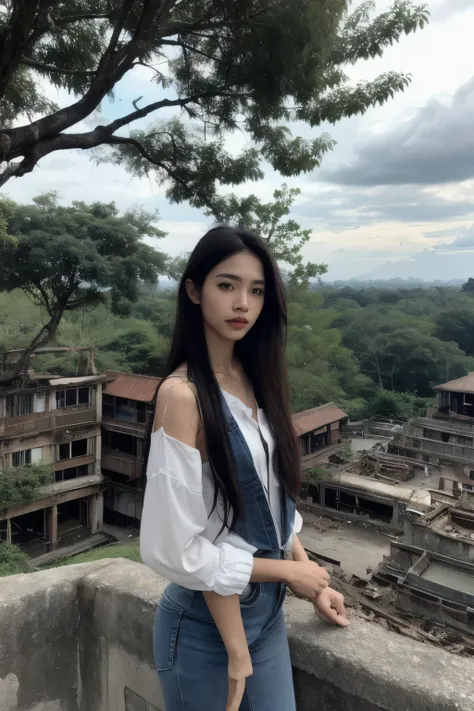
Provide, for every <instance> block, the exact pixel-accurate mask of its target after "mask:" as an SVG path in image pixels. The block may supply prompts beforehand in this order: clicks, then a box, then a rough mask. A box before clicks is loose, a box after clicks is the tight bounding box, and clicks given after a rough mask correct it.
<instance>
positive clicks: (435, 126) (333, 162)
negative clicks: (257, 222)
mask: <svg viewBox="0 0 474 711" xmlns="http://www.w3.org/2000/svg"><path fill="white" fill-rule="evenodd" d="M358 4H360V2H359V1H358V0H357V1H355V2H353V7H354V6H357V5H358ZM388 5H389V3H388V2H387V1H386V0H376V6H377V10H378V11H383V10H385V9H386V8H387V7H388ZM429 8H430V11H431V15H432V17H431V23H430V25H429V26H428V27H427V28H425V29H424V30H423V31H420V32H418V33H416V34H415V35H412V36H409V37H405V38H403V39H402V41H401V42H400V44H399V45H396V46H394V47H392V48H390V49H389V50H387V51H386V52H385V54H384V56H383V57H382V58H380V59H375V60H370V61H368V62H361V63H359V64H357V65H356V66H355V67H353V68H351V69H350V70H349V72H348V73H349V75H350V77H351V79H352V81H354V82H355V81H359V80H363V79H367V80H370V79H373V78H375V77H376V76H377V75H378V74H380V73H381V72H385V71H388V70H396V71H402V72H409V73H410V74H411V75H412V83H411V86H410V87H409V88H408V89H407V90H406V91H405V92H404V93H403V94H399V95H398V96H397V97H396V98H395V99H394V100H392V101H390V102H389V103H388V104H386V105H385V106H383V107H379V108H376V109H372V110H370V111H369V112H368V113H367V114H366V115H365V116H363V117H355V118H352V119H347V120H344V121H342V122H340V123H339V124H337V125H336V126H327V127H326V126H323V127H322V129H315V130H317V131H318V132H319V131H328V132H329V133H330V135H331V136H332V137H333V138H334V139H335V140H336V141H337V145H336V147H335V148H334V150H333V152H332V153H331V154H329V155H326V157H325V159H324V162H323V165H322V167H321V168H320V169H319V170H318V171H316V172H314V173H313V174H311V175H306V176H302V177H299V178H298V179H295V180H287V181H286V182H288V183H289V184H290V185H293V184H294V185H297V186H298V187H300V188H301V190H302V194H301V196H300V198H299V199H298V201H297V203H295V205H294V208H293V211H292V215H291V216H292V217H294V218H295V219H297V220H298V221H299V222H300V223H301V225H302V226H303V227H305V228H311V229H312V238H311V242H310V243H309V244H308V245H307V247H306V256H307V258H308V259H311V260H312V261H318V262H323V263H326V264H328V267H329V273H328V279H329V280H333V279H350V278H355V277H361V276H363V277H367V276H370V277H372V278H382V279H383V278H393V277H404V278H406V277H418V278H423V279H426V280H431V279H443V280H450V279H457V278H460V279H465V278H467V277H469V276H474V56H473V53H472V36H473V35H474V0H432V1H431V2H429ZM47 91H48V93H49V94H50V95H51V96H52V97H54V98H55V100H56V101H58V103H61V104H64V103H69V101H70V99H69V98H68V97H67V96H65V95H64V94H63V93H59V94H58V93H57V92H56V90H53V89H51V88H50V87H47ZM157 91H158V89H157V88H156V86H155V85H154V84H152V83H151V82H150V72H149V70H146V69H142V68H140V69H139V71H137V72H136V74H135V75H134V76H133V77H131V76H128V77H127V78H126V79H125V80H124V81H123V82H122V83H121V85H120V87H119V90H118V92H117V98H116V101H115V103H114V104H113V105H107V106H103V107H102V111H103V113H104V114H105V116H106V117H107V118H108V119H113V118H115V117H116V116H118V115H120V114H122V113H127V112H128V111H130V110H131V109H132V106H131V101H132V99H134V98H137V97H138V96H143V97H144V98H143V101H144V102H145V101H147V100H155V97H156V92H157ZM95 122H96V119H94V118H93V119H92V120H91V122H90V124H89V126H88V128H91V127H92V126H93V125H95ZM100 122H101V123H102V122H103V117H101V121H100ZM305 135H306V136H311V135H316V134H312V133H311V131H310V130H309V129H305ZM230 141H231V142H232V147H233V148H234V149H235V150H237V149H238V148H240V147H243V146H244V145H245V138H244V137H239V138H236V137H232V138H231V139H230ZM282 182H283V179H282V178H281V176H279V175H278V174H276V173H273V172H271V171H269V172H268V173H267V174H266V176H265V179H264V180H263V181H262V182H260V183H257V184H255V183H252V184H250V185H245V186H240V187H239V189H238V190H236V192H238V193H240V194H242V195H245V194H247V193H249V192H254V193H256V194H257V195H259V196H260V197H262V198H263V199H270V198H271V195H272V192H273V190H274V189H275V188H277V187H279V186H280V184H281V183H282ZM45 190H57V191H58V192H59V194H60V196H61V198H62V200H64V202H66V203H67V202H70V201H71V200H85V201H92V200H97V199H100V200H103V201H110V200H114V201H115V202H116V203H117V205H118V206H119V207H120V208H121V209H125V208H128V207H130V206H132V205H143V206H144V207H145V208H146V209H158V210H159V211H160V214H161V221H160V226H161V228H162V229H163V230H165V231H167V232H168V236H167V237H166V238H165V239H164V240H161V241H160V243H159V248H160V249H163V250H165V251H167V252H168V253H170V254H173V255H178V254H181V253H184V252H188V251H189V250H190V249H191V248H192V247H193V245H194V244H195V242H196V241H197V239H198V238H199V237H200V236H201V235H202V234H203V232H204V231H205V230H206V228H207V227H208V226H209V219H208V218H205V217H203V215H202V214H201V213H200V212H198V211H197V210H194V209H192V208H189V207H188V206H186V205H170V204H169V203H168V202H167V201H166V199H165V197H164V188H161V187H158V186H157V185H156V184H153V183H152V182H150V181H148V180H139V179H137V178H132V177H131V176H130V175H128V174H127V173H126V171H125V170H124V169H122V168H120V167H116V166H110V165H100V166H97V165H95V164H93V163H92V162H91V161H90V160H89V158H88V155H87V153H82V152H72V153H68V154H60V153H56V154H53V155H51V156H48V157H47V158H45V159H44V160H43V161H41V163H40V165H39V166H38V167H37V169H36V170H35V171H34V172H33V173H32V174H30V175H27V176H25V177H24V178H22V179H20V180H16V181H15V180H13V181H10V182H9V183H8V184H7V185H6V186H5V188H4V192H5V193H7V194H9V195H10V196H11V197H12V198H14V199H16V200H18V201H22V202H27V201H29V200H31V198H32V197H33V196H34V195H36V194H38V193H39V192H41V191H45Z"/></svg>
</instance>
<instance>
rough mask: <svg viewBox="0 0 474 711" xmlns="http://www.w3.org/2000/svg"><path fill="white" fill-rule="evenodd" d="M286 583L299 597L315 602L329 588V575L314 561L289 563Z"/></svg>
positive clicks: (293, 561) (292, 561)
mask: <svg viewBox="0 0 474 711" xmlns="http://www.w3.org/2000/svg"><path fill="white" fill-rule="evenodd" d="M287 567H288V576H287V580H286V583H287V585H288V587H289V588H290V589H291V590H292V592H294V593H295V595H297V596H298V597H302V598H307V599H309V600H313V599H314V598H315V597H317V596H318V595H320V594H321V593H322V591H323V590H324V589H325V588H327V587H328V586H329V580H330V578H329V573H328V571H327V570H326V569H325V568H322V567H321V566H320V565H318V564H317V563H315V562H314V561H312V560H301V561H299V560H291V561H287Z"/></svg>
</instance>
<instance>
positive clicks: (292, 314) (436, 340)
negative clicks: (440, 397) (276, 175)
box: [0, 284, 474, 419]
mask: <svg viewBox="0 0 474 711" xmlns="http://www.w3.org/2000/svg"><path fill="white" fill-rule="evenodd" d="M288 297H289V339H288V348H287V355H288V365H289V374H290V383H291V392H292V400H293V409H294V411H298V410H302V409H306V408H310V407H314V406H316V405H319V404H321V403H323V402H327V401H329V400H332V401H334V402H336V403H337V404H338V405H340V406H341V407H342V408H343V409H345V410H346V411H347V412H349V414H350V415H351V417H352V418H354V419H357V418H358V417H361V416H365V415H369V414H381V415H390V414H392V415H394V416H399V417H400V416H402V417H403V416H405V417H409V416H410V415H412V414H416V413H417V412H420V411H422V410H423V409H425V408H426V407H427V406H428V405H429V404H430V400H431V399H432V397H433V391H432V386H433V385H435V384H436V383H441V382H444V381H446V380H447V379H452V378H456V377H460V376H462V375H464V374H465V373H466V372H468V371H469V370H474V336H473V334H474V292H473V293H472V294H471V293H470V292H469V290H467V291H465V290H464V291H463V290H462V289H457V288H453V287H440V286H437V287H431V288H428V287H427V288H416V289H409V290H400V291H396V290H393V289H391V290H389V289H382V288H362V289H354V288H350V287H342V288H341V287H340V288H334V287H331V286H328V287H325V286H318V288H317V289H315V288H314V287H311V286H308V285H291V284H289V285H288ZM174 307H175V292H174V289H172V288H171V289H170V288H167V289H160V288H158V287H155V286H151V285H144V284H143V285H141V287H140V292H139V295H138V298H137V301H136V302H135V303H134V304H132V307H131V311H130V314H129V315H127V316H120V315H115V314H113V313H112V310H111V309H110V308H109V305H108V304H107V303H105V304H99V305H98V306H95V307H93V308H85V307H84V308H79V309H78V310H77V311H75V312H74V313H72V314H70V315H68V314H66V315H65V316H64V317H63V319H62V322H61V325H60V326H59V329H58V332H57V336H56V339H55V343H56V344H58V345H72V344H73V345H83V346H89V345H90V346H92V347H93V348H94V350H95V356H96V363H97V367H98V368H100V369H101V370H106V369H115V370H125V371H134V372H136V373H142V374H152V375H160V373H161V372H162V369H163V365H164V363H165V359H166V353H167V349H168V345H169V339H170V335H171V332H172V327H173V318H174ZM42 320H44V314H42V312H41V308H40V307H36V306H34V305H32V303H31V301H30V300H29V299H28V297H27V296H26V295H25V294H23V293H22V292H21V291H20V290H15V291H13V292H11V293H9V294H7V293H3V294H0V349H2V350H4V349H8V348H19V347H24V346H27V345H28V343H29V342H30V341H31V338H32V335H33V334H34V333H35V332H36V331H37V329H38V324H39V323H40V322H41V321H42ZM32 366H33V367H34V368H35V369H37V370H42V371H46V372H63V373H71V371H72V372H75V369H76V368H77V362H76V356H74V355H67V356H61V357H58V356H53V355H48V356H42V357H41V358H36V359H34V360H33V362H32Z"/></svg>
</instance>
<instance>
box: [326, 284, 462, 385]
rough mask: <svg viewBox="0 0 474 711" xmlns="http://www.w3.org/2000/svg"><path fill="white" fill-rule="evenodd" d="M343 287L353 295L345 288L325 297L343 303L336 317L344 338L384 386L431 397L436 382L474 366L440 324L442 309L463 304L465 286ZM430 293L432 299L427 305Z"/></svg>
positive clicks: (363, 367) (329, 302) (364, 367)
mask: <svg viewBox="0 0 474 711" xmlns="http://www.w3.org/2000/svg"><path fill="white" fill-rule="evenodd" d="M342 291H343V292H344V296H345V297H347V296H348V295H349V294H350V295H351V297H352V298H351V300H350V301H349V300H347V298H346V299H345V301H342V300H341V298H340V292H339V293H338V292H337V291H335V290H331V292H328V294H327V299H326V301H325V303H326V304H327V305H332V304H333V303H336V304H338V305H339V307H341V306H342V307H343V311H342V313H340V314H339V315H338V317H337V318H336V320H335V322H334V323H335V325H336V326H337V327H338V328H339V329H340V331H341V334H342V343H343V344H344V345H345V346H346V347H347V348H349V349H350V350H351V351H352V352H353V354H354V355H355V357H356V358H357V360H358V362H359V364H360V369H361V371H362V372H363V373H366V374H367V375H369V376H370V377H371V378H372V380H373V381H374V382H375V383H376V384H377V385H378V387H379V388H380V389H384V388H385V389H388V390H397V391H408V392H413V393H416V394H417V395H419V396H421V397H429V396H430V395H431V394H432V389H433V386H434V385H436V384H439V383H442V382H445V381H446V380H448V379H454V378H457V377H461V376H462V375H464V374H465V373H466V372H467V371H468V370H470V369H472V368H473V366H474V361H473V360H472V359H471V358H469V357H467V356H466V353H465V352H463V350H461V348H460V347H459V346H458V345H457V343H453V342H450V341H452V338H451V337H450V338H448V339H445V338H441V337H439V336H444V335H445V334H443V333H442V332H441V331H440V330H439V329H438V330H437V319H438V320H439V323H440V325H441V320H440V316H439V315H438V314H441V313H443V309H444V308H448V310H449V309H450V307H451V306H453V307H454V310H455V309H459V292H457V291H454V290H451V291H449V290H446V289H444V290H443V289H439V290H435V289H433V290H429V291H428V290H425V291H424V292H423V291H422V290H415V291H414V292H413V293H411V292H408V293H407V292H405V293H404V294H403V296H402V293H398V292H388V293H387V292H386V291H385V292H384V291H383V290H380V289H361V290H360V291H357V290H350V291H348V290H347V289H344V290H342ZM429 297H430V298H431V302H432V303H431V305H430V307H429V308H426V309H425V305H426V303H427V302H429V300H430V299H429ZM336 298H338V299H339V301H338V302H337V301H335V299H336ZM418 299H419V301H418ZM354 301H355V302H356V305H355V306H354ZM448 305H449V306H448ZM469 306H470V305H469ZM449 312H450V313H452V312H453V311H452V309H451V310H449ZM440 327H441V326H440ZM463 345H465V344H464V342H463ZM448 376H449V377H448Z"/></svg>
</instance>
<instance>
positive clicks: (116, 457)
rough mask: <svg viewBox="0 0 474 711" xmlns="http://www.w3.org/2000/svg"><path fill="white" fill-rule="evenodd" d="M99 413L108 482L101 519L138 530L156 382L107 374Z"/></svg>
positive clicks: (116, 373) (103, 465)
mask: <svg viewBox="0 0 474 711" xmlns="http://www.w3.org/2000/svg"><path fill="white" fill-rule="evenodd" d="M104 375H105V377H106V379H107V383H106V385H105V388H104V396H103V409H102V473H103V475H104V476H105V478H106V480H107V488H106V490H105V500H104V506H105V509H104V517H105V520H106V521H107V522H108V523H111V524H115V525H117V526H139V524H140V519H141V507H142V491H141V487H142V486H143V483H144V482H143V478H142V477H143V475H144V465H145V456H146V447H147V437H148V434H149V432H150V431H151V425H152V419H153V413H154V401H155V397H156V391H157V389H158V385H159V382H160V379H159V378H153V377H151V376H147V375H133V374H132V373H118V372H113V371H107V372H105V373H104Z"/></svg>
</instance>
